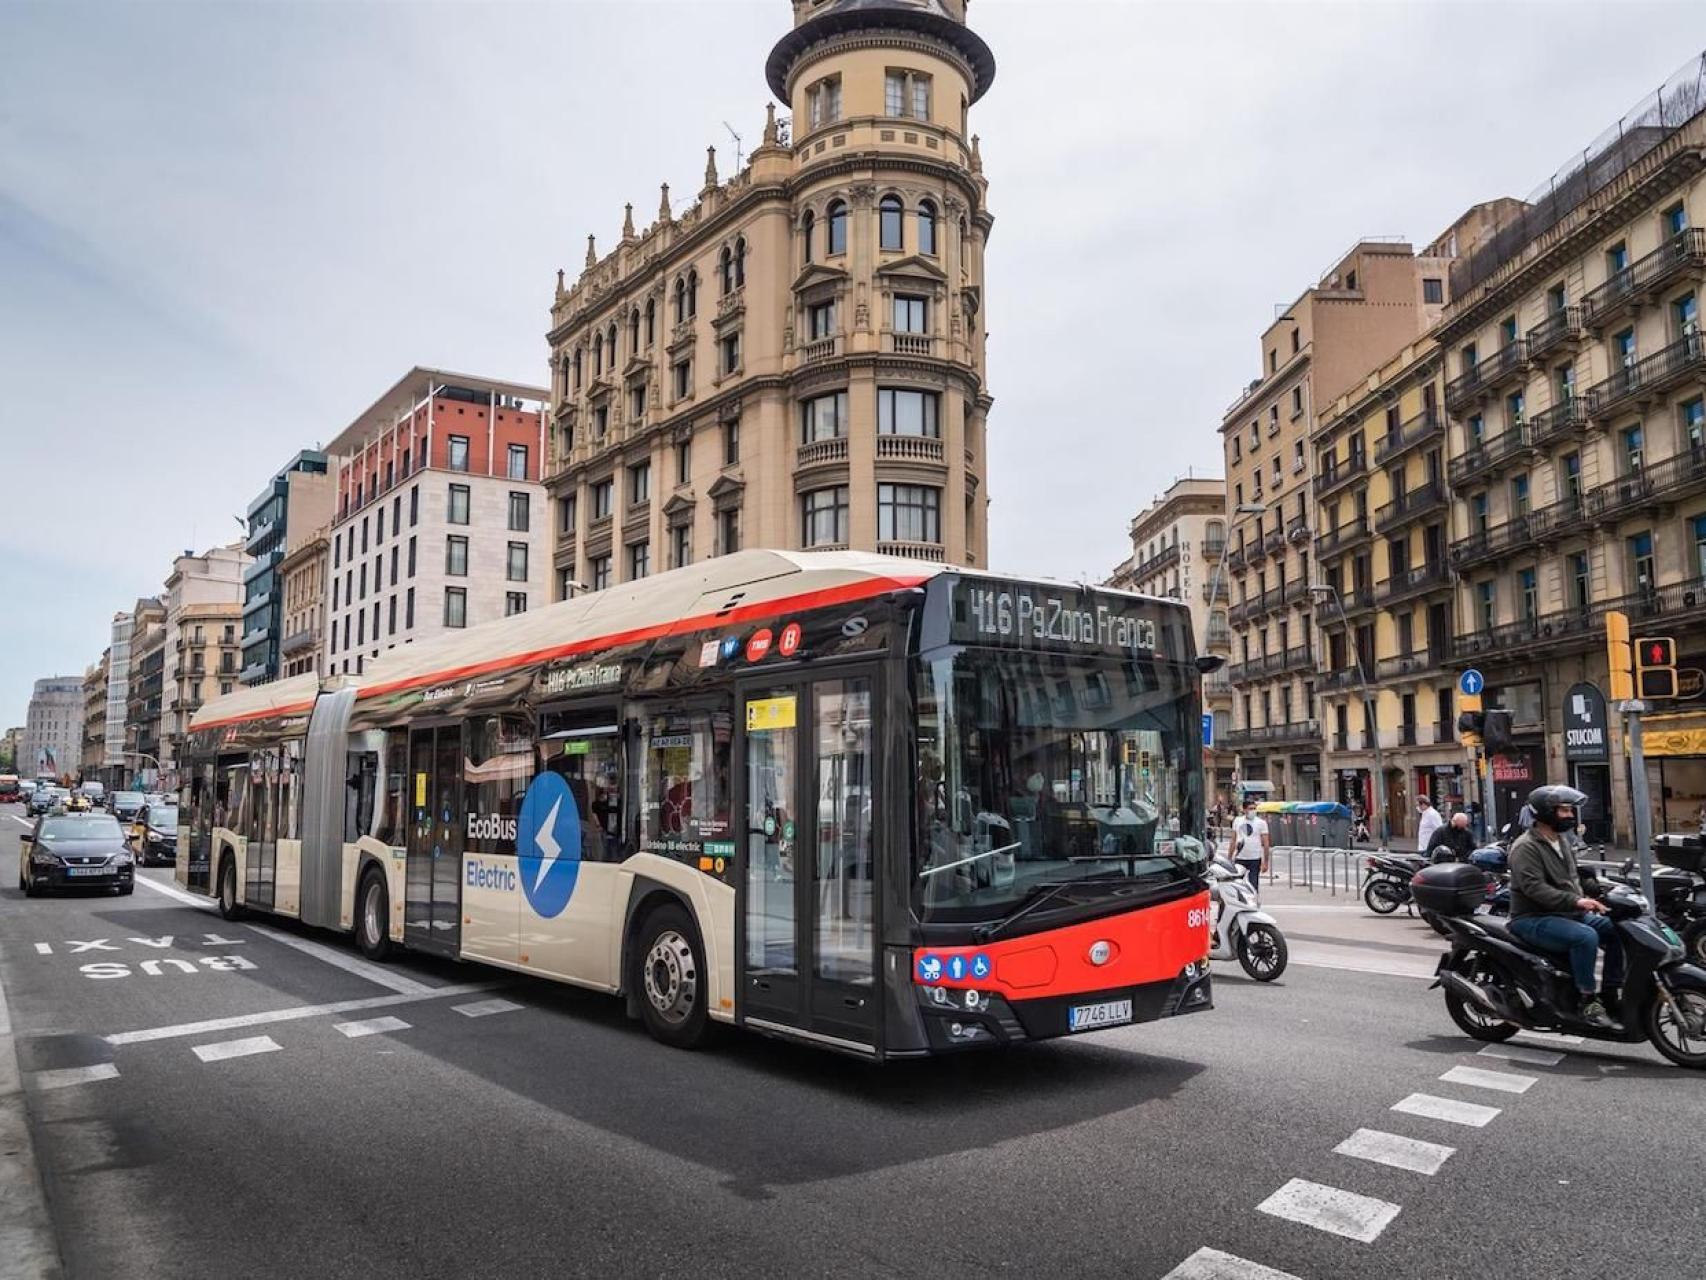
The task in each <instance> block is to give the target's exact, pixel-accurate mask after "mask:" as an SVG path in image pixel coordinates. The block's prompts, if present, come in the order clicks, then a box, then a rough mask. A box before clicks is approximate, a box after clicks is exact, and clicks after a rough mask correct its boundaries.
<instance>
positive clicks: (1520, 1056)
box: [1479, 1044, 1564, 1067]
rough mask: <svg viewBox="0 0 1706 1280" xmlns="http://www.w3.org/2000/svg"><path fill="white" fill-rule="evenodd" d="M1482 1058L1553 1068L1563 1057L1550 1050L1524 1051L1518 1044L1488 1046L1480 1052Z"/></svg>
mask: <svg viewBox="0 0 1706 1280" xmlns="http://www.w3.org/2000/svg"><path fill="white" fill-rule="evenodd" d="M1479 1056H1480V1057H1483V1058H1503V1059H1504V1060H1505V1061H1506V1062H1523V1063H1527V1064H1528V1065H1529V1066H1531V1067H1555V1066H1557V1065H1558V1064H1559V1063H1560V1062H1562V1061H1563V1060H1564V1055H1563V1054H1561V1053H1554V1052H1553V1051H1552V1050H1551V1049H1524V1048H1523V1047H1522V1046H1521V1045H1519V1044H1490V1045H1487V1046H1486V1047H1485V1048H1483V1049H1482V1050H1481V1052H1480V1055H1479Z"/></svg>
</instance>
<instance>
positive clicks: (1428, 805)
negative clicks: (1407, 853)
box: [1416, 796, 1445, 853]
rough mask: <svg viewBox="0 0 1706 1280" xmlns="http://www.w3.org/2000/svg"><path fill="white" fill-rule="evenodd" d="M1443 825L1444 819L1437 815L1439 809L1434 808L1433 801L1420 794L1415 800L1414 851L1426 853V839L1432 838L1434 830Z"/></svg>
mask: <svg viewBox="0 0 1706 1280" xmlns="http://www.w3.org/2000/svg"><path fill="white" fill-rule="evenodd" d="M1444 825H1445V819H1444V818H1442V817H1440V816H1439V810H1438V809H1436V808H1434V806H1433V801H1432V800H1429V799H1428V798H1427V797H1426V796H1422V797H1421V798H1420V799H1419V800H1417V801H1416V852H1417V853H1426V852H1427V851H1428V841H1429V840H1432V839H1433V838H1434V832H1436V831H1438V830H1439V829H1440V828H1441V827H1443V826H1444Z"/></svg>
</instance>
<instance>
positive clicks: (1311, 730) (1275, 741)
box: [1225, 720, 1321, 750]
mask: <svg viewBox="0 0 1706 1280" xmlns="http://www.w3.org/2000/svg"><path fill="white" fill-rule="evenodd" d="M1320 740H1321V722H1320V721H1319V720H1294V721H1292V722H1291V723H1290V724H1265V725H1262V726H1261V727H1259V728H1254V729H1233V730H1231V731H1229V732H1228V733H1227V735H1226V742H1225V745H1226V746H1227V747H1228V748H1230V749H1232V750H1237V749H1238V748H1241V747H1268V746H1284V745H1291V744H1295V743H1305V742H1319V741H1320Z"/></svg>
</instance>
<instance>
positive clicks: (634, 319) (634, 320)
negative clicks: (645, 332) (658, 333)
mask: <svg viewBox="0 0 1706 1280" xmlns="http://www.w3.org/2000/svg"><path fill="white" fill-rule="evenodd" d="M647 305H650V304H649V303H648V304H647ZM639 349H640V309H639V308H638V307H635V308H634V310H633V311H632V312H631V313H630V314H629V316H628V350H629V351H630V352H637V351H638V350H639Z"/></svg>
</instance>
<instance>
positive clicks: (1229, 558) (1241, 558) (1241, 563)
mask: <svg viewBox="0 0 1706 1280" xmlns="http://www.w3.org/2000/svg"><path fill="white" fill-rule="evenodd" d="M1249 559H1250V557H1249V553H1248V552H1246V551H1245V549H1244V548H1243V547H1239V548H1238V550H1236V551H1229V552H1227V553H1226V568H1227V571H1228V572H1230V573H1242V572H1244V567H1245V565H1247V564H1248V563H1249Z"/></svg>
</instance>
